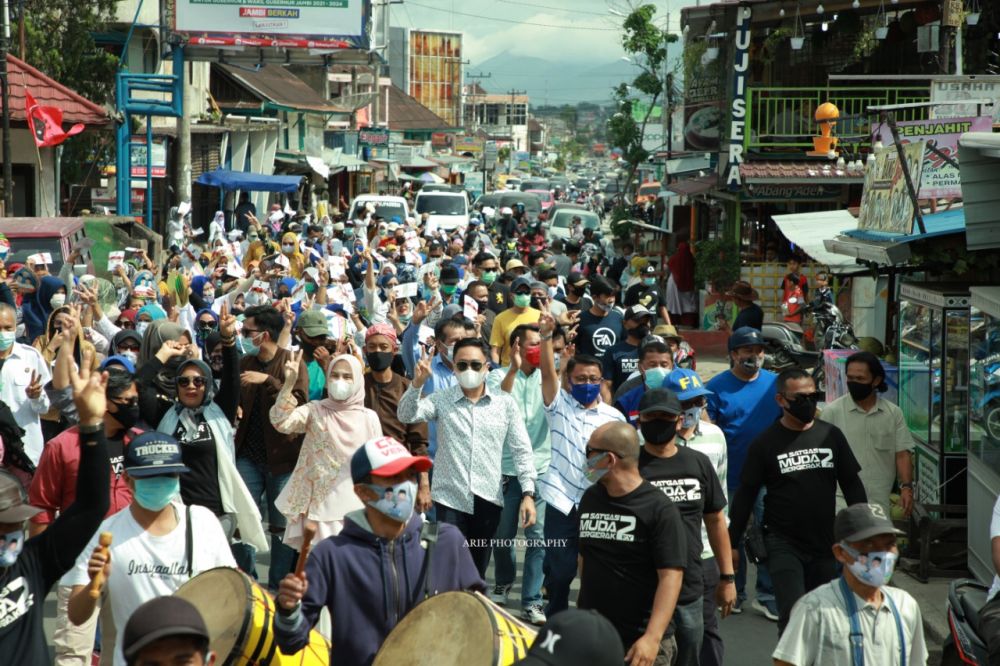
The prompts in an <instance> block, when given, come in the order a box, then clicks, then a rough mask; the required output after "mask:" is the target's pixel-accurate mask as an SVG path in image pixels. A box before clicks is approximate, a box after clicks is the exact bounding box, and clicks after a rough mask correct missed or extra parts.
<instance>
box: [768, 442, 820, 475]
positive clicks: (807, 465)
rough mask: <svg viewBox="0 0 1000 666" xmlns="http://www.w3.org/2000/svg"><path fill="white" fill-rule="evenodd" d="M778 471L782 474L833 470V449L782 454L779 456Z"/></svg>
mask: <svg viewBox="0 0 1000 666" xmlns="http://www.w3.org/2000/svg"><path fill="white" fill-rule="evenodd" d="M778 469H779V470H780V471H781V473H782V474H789V473H791V472H802V471H804V470H807V469H833V449H818V448H817V449H802V450H801V451H794V452H792V453H781V454H779V455H778Z"/></svg>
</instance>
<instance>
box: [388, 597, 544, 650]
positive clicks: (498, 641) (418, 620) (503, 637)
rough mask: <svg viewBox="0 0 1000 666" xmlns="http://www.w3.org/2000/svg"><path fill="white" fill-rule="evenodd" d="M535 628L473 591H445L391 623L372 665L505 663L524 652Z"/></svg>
mask: <svg viewBox="0 0 1000 666" xmlns="http://www.w3.org/2000/svg"><path fill="white" fill-rule="evenodd" d="M534 640H535V630H534V629H533V628H532V627H530V626H529V625H527V624H525V623H523V622H521V621H520V620H518V619H516V618H514V616H513V615H511V614H510V613H508V612H507V611H505V610H504V609H503V608H501V607H500V606H497V605H496V604H495V603H493V602H492V601H490V600H489V599H487V598H486V597H484V596H483V595H481V594H479V593H476V592H445V593H444V594H439V595H437V596H435V597H431V598H430V599H428V600H426V601H424V602H421V603H420V604H419V605H417V606H416V607H415V608H414V609H413V610H411V611H410V612H409V613H408V614H407V615H406V617H404V618H403V620H402V621H401V622H400V623H399V624H398V625H396V628H395V629H393V630H392V633H390V634H389V636H388V638H386V639H385V642H384V643H383V644H382V649H381V650H379V651H378V654H377V655H376V656H375V666H399V665H400V664H406V666H440V665H441V664H461V665H462V666H510V664H513V663H514V662H515V661H517V660H518V659H521V658H523V657H525V656H526V655H527V654H528V648H529V647H530V646H531V643H532V641H534Z"/></svg>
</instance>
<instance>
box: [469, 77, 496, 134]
mask: <svg viewBox="0 0 1000 666" xmlns="http://www.w3.org/2000/svg"><path fill="white" fill-rule="evenodd" d="M465 78H467V79H476V83H473V84H470V90H471V86H473V85H479V81H481V80H483V79H492V78H493V72H490V73H489V74H483V73H482V72H479V73H478V74H466V75H465ZM471 97H472V127H473V129H479V128H478V125H479V107H478V106H477V104H476V97H478V95H475V94H473V95H471ZM483 122H484V123H485V122H486V110H485V109H484V110H483Z"/></svg>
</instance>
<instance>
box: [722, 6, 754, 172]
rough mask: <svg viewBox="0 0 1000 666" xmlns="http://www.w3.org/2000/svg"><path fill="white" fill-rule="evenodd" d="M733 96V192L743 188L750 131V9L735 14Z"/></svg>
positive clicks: (730, 168)
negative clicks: (745, 147) (745, 142)
mask: <svg viewBox="0 0 1000 666" xmlns="http://www.w3.org/2000/svg"><path fill="white" fill-rule="evenodd" d="M733 52H734V55H733V94H732V96H731V97H730V101H729V156H728V158H727V160H726V173H725V178H724V180H725V182H726V187H728V188H729V189H730V190H738V189H740V188H741V187H742V186H743V183H742V181H741V180H740V165H741V164H743V139H744V133H745V132H746V131H747V74H749V73H750V8H749V7H740V8H739V9H737V10H736V38H735V40H734V43H733Z"/></svg>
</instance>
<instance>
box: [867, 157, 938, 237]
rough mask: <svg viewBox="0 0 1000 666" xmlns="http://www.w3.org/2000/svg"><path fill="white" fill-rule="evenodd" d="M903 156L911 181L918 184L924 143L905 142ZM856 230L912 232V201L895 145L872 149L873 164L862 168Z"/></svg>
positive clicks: (895, 232)
mask: <svg viewBox="0 0 1000 666" xmlns="http://www.w3.org/2000/svg"><path fill="white" fill-rule="evenodd" d="M903 155H904V157H905V159H906V164H907V166H908V167H909V171H910V178H912V179H913V182H914V183H919V182H920V172H921V169H922V168H923V164H924V142H923V141H913V142H911V143H907V144H905V145H904V146H903ZM858 229H865V230H868V231H884V232H889V233H894V234H909V233H913V200H912V199H911V198H910V193H909V190H908V188H907V186H906V180H905V177H904V175H903V166H902V164H901V163H900V161H899V153H898V151H897V150H896V147H895V146H886V147H884V148H882V149H881V150H879V149H876V150H875V164H873V165H871V166H870V167H868V168H867V169H866V170H865V185H864V192H863V193H862V195H861V214H860V216H859V217H858Z"/></svg>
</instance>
